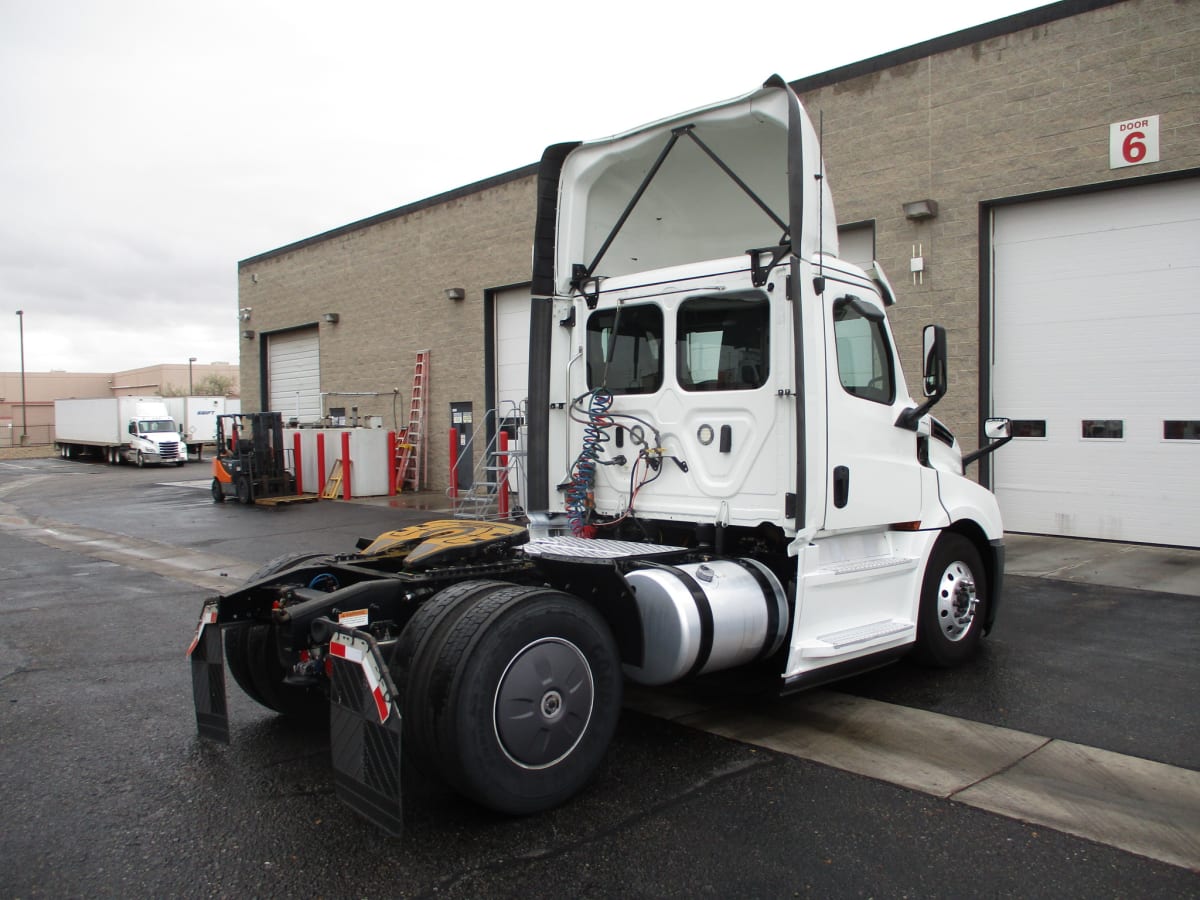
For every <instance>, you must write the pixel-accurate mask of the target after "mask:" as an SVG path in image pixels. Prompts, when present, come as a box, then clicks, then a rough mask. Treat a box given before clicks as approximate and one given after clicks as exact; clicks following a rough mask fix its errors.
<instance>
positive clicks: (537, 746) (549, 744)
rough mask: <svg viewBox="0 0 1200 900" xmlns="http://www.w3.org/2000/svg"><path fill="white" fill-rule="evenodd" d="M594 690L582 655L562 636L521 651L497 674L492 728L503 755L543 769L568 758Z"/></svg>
mask: <svg viewBox="0 0 1200 900" xmlns="http://www.w3.org/2000/svg"><path fill="white" fill-rule="evenodd" d="M594 704H595V686H594V683H593V681H592V669H591V666H589V665H588V661H587V657H585V656H584V655H583V653H582V652H581V651H580V649H579V648H578V647H576V646H575V645H574V644H572V643H571V642H570V641H566V640H563V639H562V638H541V639H539V640H536V641H533V642H532V643H530V644H527V645H526V646H524V647H522V648H521V650H520V651H519V652H518V653H517V654H516V655H515V656H513V658H512V660H511V661H510V662H509V664H508V665H507V666H506V667H505V669H504V674H503V675H501V676H500V683H499V685H497V687H496V696H495V702H494V704H493V706H492V710H493V716H492V720H493V726H494V728H495V732H496V739H497V741H499V743H500V747H501V749H502V750H503V751H504V755H505V756H507V757H508V758H509V759H510V760H511V761H512V762H513V763H514V764H515V765H518V766H520V767H521V768H523V769H545V768H549V767H550V766H553V765H555V764H556V763H559V762H561V761H562V760H563V759H565V758H566V757H568V756H570V755H571V752H572V751H573V750H574V749H575V748H576V747H577V746H578V745H579V742H580V741H581V740H582V739H583V735H584V733H585V732H586V731H587V727H588V723H589V722H590V721H591V718H592V708H593V706H594Z"/></svg>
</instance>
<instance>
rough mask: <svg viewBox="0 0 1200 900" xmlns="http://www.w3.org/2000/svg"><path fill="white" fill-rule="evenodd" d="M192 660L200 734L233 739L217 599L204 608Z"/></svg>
mask: <svg viewBox="0 0 1200 900" xmlns="http://www.w3.org/2000/svg"><path fill="white" fill-rule="evenodd" d="M188 657H189V658H190V659H191V661H192V703H193V704H194V705H195V707H196V728H197V730H198V731H199V732H200V737H202V738H208V739H209V740H210V741H219V742H220V743H222V744H228V743H229V708H228V706H227V705H226V702H225V652H224V647H223V645H222V642H221V629H220V628H219V627H218V626H217V601H216V600H208V601H206V602H205V604H204V609H203V610H201V612H200V623H199V624H198V625H197V626H196V636H195V637H194V638H193V639H192V644H191V646H190V647H188Z"/></svg>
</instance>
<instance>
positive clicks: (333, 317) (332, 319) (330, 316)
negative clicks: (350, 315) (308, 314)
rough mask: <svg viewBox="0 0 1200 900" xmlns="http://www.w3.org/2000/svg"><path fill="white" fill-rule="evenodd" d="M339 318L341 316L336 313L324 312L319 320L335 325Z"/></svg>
mask: <svg viewBox="0 0 1200 900" xmlns="http://www.w3.org/2000/svg"><path fill="white" fill-rule="evenodd" d="M339 319H341V316H339V315H338V314H337V313H325V315H323V316H321V321H322V322H324V323H325V324H326V325H336V324H337V323H338V320H339Z"/></svg>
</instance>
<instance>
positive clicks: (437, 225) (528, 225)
mask: <svg viewBox="0 0 1200 900" xmlns="http://www.w3.org/2000/svg"><path fill="white" fill-rule="evenodd" d="M535 181H536V179H535V175H534V173H533V172H532V171H531V170H530V171H523V172H518V173H513V177H509V176H500V177H498V178H496V179H492V180H491V182H493V183H485V184H483V185H481V186H478V187H476V186H468V187H467V188H463V189H460V190H459V191H455V192H451V195H449V196H446V195H443V196H442V197H435V198H431V200H429V201H425V202H424V203H421V204H414V207H415V208H413V209H411V211H408V212H404V211H401V212H400V213H399V214H393V213H386V214H383V215H381V216H377V217H375V218H374V219H370V220H366V221H365V222H363V223H356V224H354V225H351V226H347V227H346V228H343V229H337V230H336V231H335V232H332V233H330V234H329V235H328V236H317V237H316V238H313V239H310V240H309V241H303V242H300V244H298V245H293V246H291V247H288V248H284V249H283V251H280V252H276V253H267V254H263V255H261V256H259V257H255V258H252V259H248V260H244V261H243V262H242V263H241V264H240V265H239V273H238V296H239V301H238V302H239V306H240V307H242V308H246V307H249V308H250V313H249V319H248V320H246V321H244V322H242V323H241V326H242V330H247V329H253V330H254V331H255V338H254V339H253V340H246V339H242V340H241V341H240V344H241V370H242V404H243V409H246V410H255V409H259V408H261V405H262V404H261V400H262V389H263V385H262V382H261V374H260V361H261V354H263V353H265V352H266V348H265V344H264V342H263V336H264V335H266V336H267V340H268V341H269V335H270V333H271V332H273V331H279V330H284V329H289V328H295V327H299V326H304V325H313V324H316V325H317V326H318V328H319V330H320V331H319V334H320V354H321V390H322V391H323V392H328V393H333V394H337V393H344V394H354V393H367V392H376V391H377V392H381V393H382V395H381V396H379V397H366V396H355V397H337V396H333V397H331V398H329V401H328V402H327V404H326V407H327V408H328V406H330V405H336V406H345V407H347V408H349V407H350V406H357V407H358V411H359V415H360V416H370V415H378V416H382V417H383V421H384V426H385V427H386V428H392V427H393V426H394V424H395V422H396V421H397V420H398V421H399V423H400V424H404V423H405V422H406V421H407V418H408V407H409V402H410V399H411V398H410V394H411V390H412V380H413V364H414V362H415V361H416V354H417V353H418V351H421V350H430V351H431V354H430V373H429V375H430V377H429V381H428V385H427V390H426V391H425V402H426V416H427V418H426V439H427V440H428V441H429V442H430V443H429V470H428V474H429V482H430V486H431V487H433V488H435V489H439V490H440V489H443V488H445V486H446V483H447V474H446V473H447V471H448V468H449V461H448V455H449V454H448V450H447V445H448V442H447V441H446V440H445V435H446V434H447V433H448V431H449V428H450V412H449V404H450V403H451V402H456V401H470V402H472V403H473V404H474V409H475V411H476V414H477V415H481V414H482V413H483V411H484V409H485V408H486V403H485V399H484V362H483V359H484V351H483V345H484V312H485V309H484V291H486V290H488V289H490V288H495V287H501V286H505V285H511V284H519V283H522V282H527V281H528V280H529V276H530V259H531V251H532V246H533V212H534V192H535V188H536V184H535ZM451 287H458V288H463V289H464V290H465V292H466V297H465V299H463V300H461V301H451V300H448V299H447V298H446V295H445V290H446V289H447V288H451ZM327 312H334V313H337V314H338V322H337V324H332V325H331V324H326V323H324V322H323V321H322V316H323V314H324V313H327ZM397 388H398V389H399V392H400V393H399V403H397V404H395V417H393V409H394V405H393V401H394V395H393V393H392V392H393V391H394V390H395V389H397Z"/></svg>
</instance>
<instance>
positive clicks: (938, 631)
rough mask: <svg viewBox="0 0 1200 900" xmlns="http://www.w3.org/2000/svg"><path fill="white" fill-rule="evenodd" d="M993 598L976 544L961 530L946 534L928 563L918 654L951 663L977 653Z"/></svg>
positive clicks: (942, 663) (938, 662)
mask: <svg viewBox="0 0 1200 900" xmlns="http://www.w3.org/2000/svg"><path fill="white" fill-rule="evenodd" d="M990 599H991V598H990V597H989V596H988V583H987V573H986V572H985V570H984V568H983V561H982V560H981V559H980V557H979V551H978V550H976V549H975V545H974V544H972V543H971V542H970V541H969V540H967V539H966V538H965V537H963V536H962V535H960V534H943V535H942V536H941V537H940V538H938V541H937V543H936V544H935V545H934V547H933V553H932V554H930V557H929V565H928V566H926V568H925V580H924V582H923V584H922V586H921V608H920V611H919V613H918V617H917V644H916V647H915V648H914V650H913V658H914V659H916V660H917V661H918V662H921V663H924V664H925V665H929V666H937V667H939V668H949V667H950V666H955V665H958V664H959V663H961V662H963V661H964V660H966V659H968V658H969V657H970V656H972V655H973V654H974V653H975V651H976V650H977V649H978V647H979V641H980V638H981V637H982V635H983V623H984V622H985V621H986V618H987V604H988V602H989V600H990Z"/></svg>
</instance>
